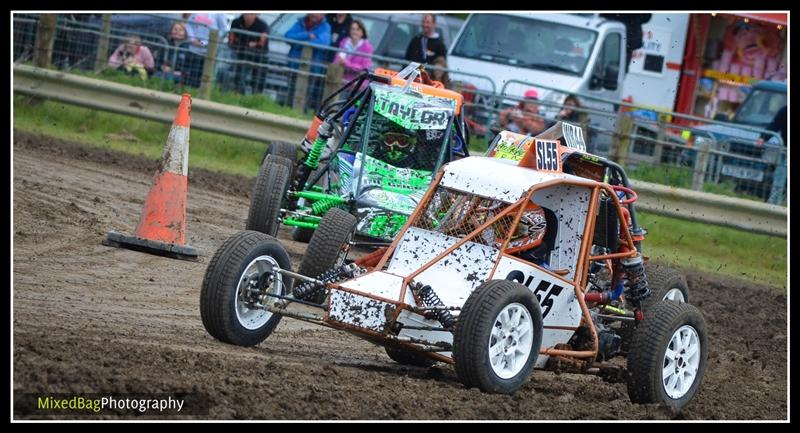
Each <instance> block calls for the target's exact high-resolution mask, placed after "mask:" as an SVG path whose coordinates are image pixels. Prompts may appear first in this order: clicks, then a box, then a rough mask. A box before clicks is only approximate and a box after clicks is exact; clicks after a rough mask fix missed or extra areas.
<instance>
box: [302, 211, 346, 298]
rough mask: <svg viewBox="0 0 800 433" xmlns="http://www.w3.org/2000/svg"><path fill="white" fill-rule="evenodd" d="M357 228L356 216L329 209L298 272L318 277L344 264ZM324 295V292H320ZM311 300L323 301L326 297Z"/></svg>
mask: <svg viewBox="0 0 800 433" xmlns="http://www.w3.org/2000/svg"><path fill="white" fill-rule="evenodd" d="M355 228H356V217H354V216H353V215H350V214H349V213H347V212H345V211H344V210H342V209H339V208H332V209H330V210H328V212H327V213H325V216H324V217H322V221H320V223H319V226H318V227H317V229H316V230H314V234H313V236H311V240H310V241H309V242H308V247H307V248H306V253H305V255H304V256H303V261H302V262H300V268H299V269H298V271H297V272H298V273H299V274H301V275H305V276H308V277H316V276H318V275H320V274H322V273H323V272H325V271H327V270H328V269H330V268H332V267H334V266H337V265H341V264H343V263H344V259H345V258H346V257H347V251H348V250H349V249H350V243H349V242H350V240H351V239H352V238H353V232H354V231H355ZM298 283H299V282H298ZM324 295H325V293H324V292H322V293H321V294H320V296H324ZM311 301H312V302H317V303H322V301H324V298H323V299H312V300H311Z"/></svg>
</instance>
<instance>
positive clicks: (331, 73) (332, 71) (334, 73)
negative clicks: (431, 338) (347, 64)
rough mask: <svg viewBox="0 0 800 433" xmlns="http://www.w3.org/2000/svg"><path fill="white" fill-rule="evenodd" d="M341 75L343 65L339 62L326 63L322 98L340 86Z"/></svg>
mask: <svg viewBox="0 0 800 433" xmlns="http://www.w3.org/2000/svg"><path fill="white" fill-rule="evenodd" d="M343 75H344V66H343V65H342V64H341V63H331V64H329V65H328V71H327V72H326V73H325V91H324V92H323V95H322V100H325V98H327V97H328V96H330V95H331V94H332V93H333V92H335V91H337V90H339V88H340V87H342V76H343Z"/></svg>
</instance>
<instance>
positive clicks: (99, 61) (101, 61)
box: [94, 14, 111, 72]
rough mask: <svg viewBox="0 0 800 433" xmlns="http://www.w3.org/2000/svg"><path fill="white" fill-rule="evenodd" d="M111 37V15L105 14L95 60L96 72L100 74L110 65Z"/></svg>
mask: <svg viewBox="0 0 800 433" xmlns="http://www.w3.org/2000/svg"><path fill="white" fill-rule="evenodd" d="M110 37H111V14H103V21H102V25H101V27H100V39H98V41H97V57H95V60H94V71H95V72H100V71H102V70H103V69H105V67H106V65H107V64H108V42H109V39H110Z"/></svg>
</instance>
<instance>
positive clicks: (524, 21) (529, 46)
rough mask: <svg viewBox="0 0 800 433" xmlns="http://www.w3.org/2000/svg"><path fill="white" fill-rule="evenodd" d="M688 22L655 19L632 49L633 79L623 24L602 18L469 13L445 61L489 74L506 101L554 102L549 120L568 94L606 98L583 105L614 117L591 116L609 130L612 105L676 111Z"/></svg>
mask: <svg viewBox="0 0 800 433" xmlns="http://www.w3.org/2000/svg"><path fill="white" fill-rule="evenodd" d="M688 21H689V14H653V17H652V18H651V20H650V21H649V22H648V23H646V24H644V25H643V27H642V30H643V44H644V45H643V47H642V48H641V49H639V50H636V51H634V52H633V54H632V56H631V57H632V62H631V65H630V71H629V73H628V74H626V73H625V61H626V59H625V44H626V29H625V25H624V24H622V23H621V22H618V21H612V20H608V19H605V18H602V17H600V16H598V15H597V14H559V13H538V14H533V13H513V14H471V15H470V16H469V17H468V18H467V21H466V23H465V24H464V26H463V27H462V28H461V31H460V32H459V34H458V36H457V37H456V40H455V42H454V44H453V46H452V47H451V48H450V52H449V53H448V60H447V61H448V66H449V67H450V68H451V69H453V70H455V71H460V72H464V73H467V74H478V75H485V76H488V77H490V78H491V79H492V80H493V81H494V83H495V85H496V86H497V89H496V91H497V92H499V93H502V94H504V95H505V96H511V97H522V95H523V94H524V92H525V91H526V90H528V89H529V88H531V87H533V88H536V89H537V91H538V93H539V98H540V99H541V100H543V101H544V102H545V103H546V105H548V106H543V107H541V108H542V110H541V111H542V112H543V114H544V116H545V118H547V119H550V120H553V119H554V118H555V116H556V114H557V113H558V110H559V109H558V108H557V106H560V105H561V104H562V103H563V101H564V99H565V98H566V96H567V95H569V94H576V95H578V96H579V98H580V96H581V95H588V96H591V97H594V98H601V99H604V100H605V101H600V100H593V99H589V98H585V97H584V98H582V99H581V103H582V105H583V106H584V107H587V108H590V109H594V110H598V111H604V112H608V113H609V114H608V115H605V114H601V113H598V112H593V114H592V116H591V124H592V125H593V126H594V127H595V128H601V129H607V130H609V131H610V130H613V126H614V124H613V122H614V120H615V111H616V107H615V106H614V103H613V102H617V101H622V100H630V101H632V102H634V103H636V104H641V105H644V106H646V107H648V108H653V109H657V110H663V111H671V110H672V108H673V106H674V102H675V96H676V94H677V85H678V78H679V75H680V71H679V66H680V64H681V60H682V56H683V51H684V45H685V38H686V28H687V26H688ZM454 75H456V76H457V74H454ZM459 78H461V77H459ZM463 79H464V80H465V81H469V80H470V77H469V76H468V75H465V76H464V77H463ZM520 82H525V83H533V84H535V85H533V86H531V85H530V84H523V83H520ZM487 84H488V83H487V82H486V80H474V85H475V86H476V87H478V89H479V90H481V91H485V92H491V91H492V89H490V88H488V85H487ZM556 90H557V91H556ZM610 140H611V137H610V135H608V134H599V135H598V136H597V137H596V142H597V143H596V144H598V145H599V150H602V149H604V148H605V146H604V144H607V143H608V142H610Z"/></svg>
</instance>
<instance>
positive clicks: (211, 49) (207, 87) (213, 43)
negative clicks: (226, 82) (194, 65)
mask: <svg viewBox="0 0 800 433" xmlns="http://www.w3.org/2000/svg"><path fill="white" fill-rule="evenodd" d="M218 49H219V31H217V30H215V29H211V32H209V35H208V49H207V50H206V60H205V62H203V75H202V76H201V77H200V94H199V95H198V96H199V97H200V99H210V98H211V88H212V87H213V86H214V80H215V78H216V77H215V74H214V71H216V69H217V50H218Z"/></svg>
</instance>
